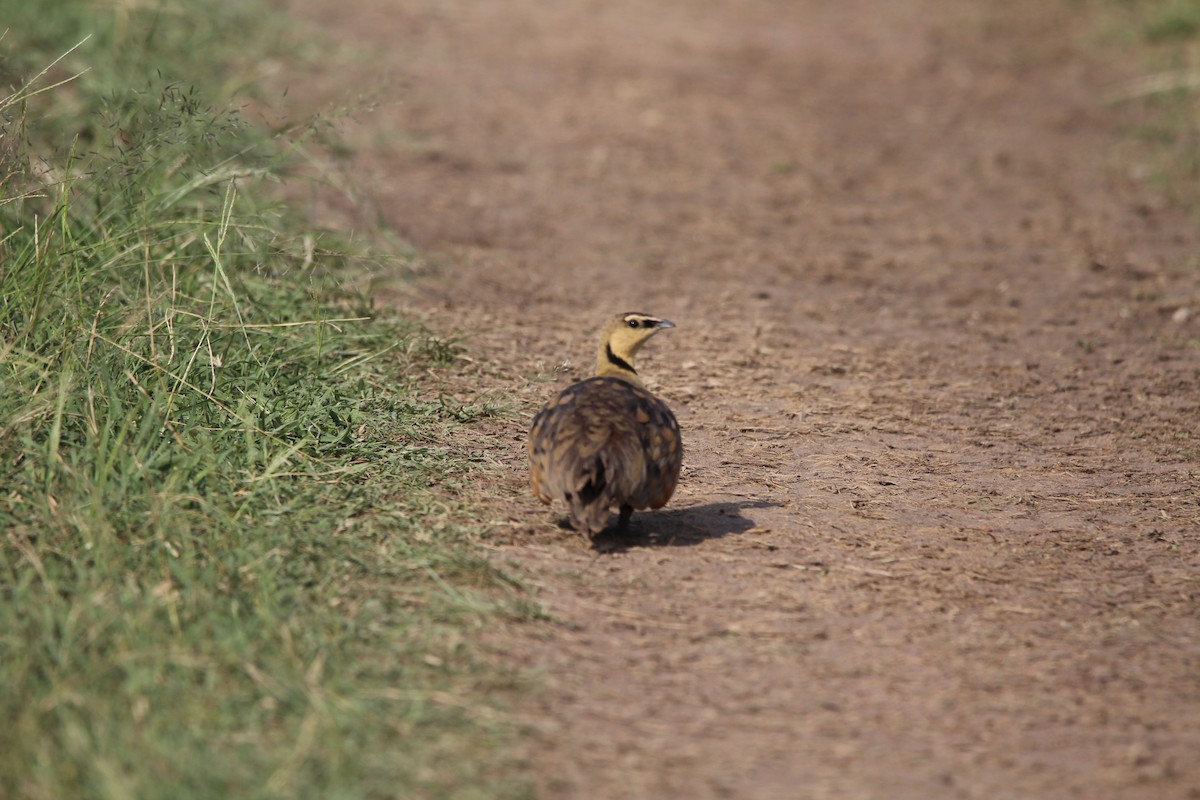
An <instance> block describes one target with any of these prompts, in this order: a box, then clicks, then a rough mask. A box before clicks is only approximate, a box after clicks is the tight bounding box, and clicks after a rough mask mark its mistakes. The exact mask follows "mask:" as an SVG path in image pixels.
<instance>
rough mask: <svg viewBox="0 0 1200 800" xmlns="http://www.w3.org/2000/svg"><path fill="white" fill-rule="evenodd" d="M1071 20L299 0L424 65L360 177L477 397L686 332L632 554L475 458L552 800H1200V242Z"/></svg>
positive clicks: (708, 5)
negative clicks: (1074, 35)
mask: <svg viewBox="0 0 1200 800" xmlns="http://www.w3.org/2000/svg"><path fill="white" fill-rule="evenodd" d="M1049 5H1051V4H1042V3H1032V2H1017V3H1011V4H997V3H988V2H984V1H983V0H978V1H977V2H948V1H946V0H942V1H941V2H939V1H938V0H903V1H901V0H896V1H895V2H891V3H881V2H867V0H845V1H844V2H823V1H822V0H749V2H733V0H725V1H722V0H706V1H704V2H696V1H695V0H662V1H661V2H656V3H639V2H633V0H607V1H606V2H603V3H601V2H592V1H591V0H558V1H557V2H535V1H534V0H493V1H492V2H488V3H466V2H445V3H431V2H427V0H420V1H418V0H389V1H387V2H385V0H372V1H371V2H363V3H358V4H353V5H348V4H344V3H342V4H334V3H331V2H328V0H294V2H293V6H294V7H295V8H296V9H297V11H298V12H299V13H303V14H305V15H307V16H309V17H311V18H313V19H315V20H317V21H319V22H320V23H321V24H322V25H323V27H325V29H326V30H327V31H332V32H333V33H335V34H336V35H340V36H343V35H344V37H345V38H346V39H347V40H355V39H357V40H359V41H362V42H365V43H367V44H368V45H369V46H379V47H381V48H383V49H384V50H385V51H386V52H388V53H389V54H390V55H389V56H388V58H387V61H386V63H384V64H382V65H380V64H374V65H371V66H370V67H369V68H368V67H367V66H364V67H363V72H362V73H360V74H346V75H327V76H324V80H323V81H322V83H327V84H328V85H325V86H323V87H321V88H320V90H319V91H318V90H314V95H315V96H329V95H330V94H335V93H336V92H337V91H338V88H339V86H341V87H342V88H343V89H344V90H345V91H349V87H351V86H362V85H364V84H367V85H369V84H370V83H371V80H372V78H371V74H380V75H381V74H385V73H386V74H389V75H392V76H398V77H399V78H401V79H402V83H403V87H404V88H403V90H402V91H401V92H399V99H400V100H401V102H400V103H399V104H397V105H388V106H383V107H381V108H380V109H379V110H378V111H377V112H376V113H375V114H373V115H371V116H369V117H366V118H364V120H363V123H362V126H361V127H360V128H359V129H357V130H356V131H355V132H352V137H353V138H354V139H355V140H356V141H357V142H358V144H359V146H360V149H359V151H358V154H357V156H356V162H355V169H356V171H357V172H358V174H359V176H360V179H361V180H362V181H363V191H364V194H368V193H371V194H374V196H375V197H376V198H377V202H378V204H379V207H380V209H381V210H382V213H383V216H384V218H385V219H386V220H387V221H388V222H389V224H390V225H392V226H394V227H395V228H396V229H397V230H399V231H400V232H401V234H402V235H403V236H405V237H406V238H407V239H409V240H410V241H411V242H413V243H414V244H415V245H416V246H417V247H419V248H420V249H421V250H422V251H423V252H424V253H426V254H427V255H428V256H429V257H430V258H431V259H432V260H433V261H434V262H435V263H436V264H437V266H438V269H437V274H436V275H435V276H434V277H432V278H430V279H428V280H426V281H424V282H423V283H422V284H421V288H420V291H419V292H418V293H417V294H414V295H409V296H407V297H405V298H401V299H399V300H398V302H404V303H406V304H407V305H409V306H411V307H412V308H413V309H415V310H417V311H418V312H420V313H424V314H427V315H429V316H431V317H432V318H433V319H435V320H436V322H437V324H438V325H440V326H442V327H443V328H444V329H451V330H465V331H473V332H475V335H474V337H473V338H472V339H471V340H470V341H469V342H468V346H469V348H470V355H471V356H472V357H473V358H474V359H476V360H477V363H475V364H474V365H472V366H470V367H468V368H467V371H466V373H465V375H464V378H465V380H464V384H465V387H464V388H463V390H462V391H463V393H464V394H468V393H470V391H472V389H474V390H476V391H478V392H480V393H485V394H487V393H490V394H492V395H504V396H506V397H512V398H516V399H517V400H518V401H519V402H521V403H522V404H524V405H525V406H526V407H527V408H528V409H529V412H530V414H532V411H533V410H534V409H535V407H536V405H537V404H539V403H540V402H541V401H542V400H544V399H545V398H546V397H548V396H549V395H551V394H552V393H553V392H554V391H556V390H557V388H560V387H561V386H563V385H565V384H566V383H567V382H568V381H569V380H572V379H575V378H578V377H582V376H584V375H585V374H586V372H587V370H588V369H590V364H591V353H592V349H593V341H592V339H593V337H594V335H595V331H596V328H597V327H598V325H599V324H600V323H601V322H602V320H603V319H604V318H605V317H606V316H607V315H609V314H611V313H616V312H619V311H625V310H644V311H649V312H652V313H656V314H661V315H663V316H667V317H670V318H671V319H673V320H675V321H676V323H678V325H679V327H678V329H677V330H675V331H671V332H670V333H668V334H665V335H662V336H659V337H658V338H657V339H656V340H655V341H654V342H653V343H652V344H651V345H650V346H649V348H648V349H647V350H646V351H645V352H644V355H643V357H642V361H641V364H640V366H641V371H642V372H643V373H644V374H645V375H646V376H647V377H648V380H649V383H650V384H651V386H652V387H657V388H658V390H659V391H660V392H661V394H662V396H664V397H665V398H666V399H667V400H668V402H670V403H671V404H672V405H673V406H674V408H675V409H676V412H677V415H678V417H679V420H680V423H681V425H682V427H683V430H684V435H685V444H686V447H687V455H686V457H685V465H684V475H683V481H682V485H681V487H680V490H679V492H678V494H677V495H676V498H675V500H674V501H673V502H672V504H671V506H670V507H669V508H668V509H667V510H665V511H663V512H657V513H645V514H641V515H638V516H637V517H635V529H636V531H637V532H638V533H639V538H638V539H637V540H635V541H633V542H630V543H629V545H628V546H626V547H621V548H618V550H617V551H616V552H614V553H609V554H599V555H598V554H597V553H596V552H594V551H593V550H591V549H589V547H588V546H587V544H586V543H585V542H583V541H581V540H580V539H579V538H578V537H577V536H576V535H572V534H569V533H567V532H564V531H562V530H560V529H559V528H557V527H556V526H555V525H554V516H553V515H552V514H551V513H550V512H548V511H546V510H545V509H544V508H543V507H541V506H540V505H538V504H537V503H536V501H534V500H533V498H532V496H531V495H530V494H529V493H528V491H527V488H526V486H525V483H524V480H525V470H524V454H523V446H524V428H523V426H522V425H518V424H514V425H512V426H509V427H505V428H502V429H498V430H496V431H493V433H494V434H495V435H494V436H490V437H488V438H486V439H481V441H479V442H477V443H474V444H473V446H474V447H475V448H476V449H477V450H479V451H480V452H482V453H483V454H484V455H485V456H486V457H487V458H490V459H497V460H499V461H501V462H502V463H503V464H504V465H505V468H506V470H507V471H506V473H505V474H507V475H508V476H509V477H508V478H507V479H506V480H505V481H504V482H503V484H502V485H501V486H499V487H496V486H493V487H487V488H485V489H481V493H482V494H484V495H485V496H486V497H487V498H488V499H489V502H491V503H492V504H493V507H494V508H495V517H496V520H495V525H494V529H493V531H492V534H491V540H492V541H494V542H495V545H496V558H497V559H499V560H501V561H504V562H513V563H515V564H516V565H518V567H519V569H520V570H521V571H522V572H523V573H524V574H526V575H527V576H528V577H529V580H530V582H531V584H532V585H533V586H535V587H536V591H537V599H538V600H539V601H540V602H541V603H543V604H544V605H545V607H546V608H547V610H548V612H549V613H550V615H551V616H552V618H553V621H552V622H550V623H546V624H536V625H533V624H531V625H526V626H514V627H513V628H512V629H510V630H505V631H503V632H500V633H498V634H497V635H496V636H495V637H494V640H493V642H492V643H493V644H494V645H495V646H496V647H497V648H498V649H499V651H500V652H501V653H502V657H503V658H505V659H507V660H509V661H511V662H512V663H516V664H519V665H521V666H524V667H528V668H530V669H532V670H534V671H535V672H537V673H539V674H540V675H541V677H542V686H543V688H542V689H541V690H540V691H538V692H536V693H535V694H534V695H532V696H531V697H530V698H529V700H528V704H527V706H526V707H525V708H524V709H523V713H524V715H525V716H526V718H527V719H528V721H529V722H530V723H531V725H533V727H534V737H533V742H532V745H531V747H530V749H529V758H530V765H531V769H532V770H533V772H534V774H535V776H536V780H537V785H538V787H539V794H540V796H541V797H544V798H558V797H572V798H583V797H587V798H601V797H611V798H616V797H636V798H659V797H661V798H666V797H680V798H683V797H687V798H704V797H737V798H808V797H811V798H820V797H836V798H927V797H978V798H1032V797H1038V798H1045V797H1080V798H1155V799H1156V800H1157V799H1158V798H1186V797H1200V757H1198V756H1197V754H1198V753H1200V407H1198V405H1200V266H1198V265H1197V264H1196V263H1195V261H1194V258H1192V256H1191V255H1190V254H1194V253H1196V252H1197V245H1198V244H1200V242H1198V241H1197V235H1196V231H1195V226H1194V224H1191V223H1190V222H1189V221H1188V219H1187V218H1186V215H1185V214H1184V213H1182V212H1180V211H1178V210H1174V209H1172V208H1170V207H1169V206H1168V205H1167V204H1165V203H1164V202H1162V201H1161V200H1160V199H1158V197H1157V196H1156V194H1155V193H1154V192H1153V191H1152V189H1151V187H1150V186H1149V185H1148V183H1147V182H1146V181H1145V180H1144V179H1142V177H1141V175H1140V172H1141V170H1140V167H1139V162H1138V160H1137V159H1138V158H1139V156H1138V154H1137V152H1136V151H1135V150H1134V149H1133V148H1132V147H1131V145H1130V144H1129V142H1130V139H1129V138H1128V137H1127V135H1126V134H1125V133H1124V132H1123V130H1122V128H1123V126H1124V125H1126V124H1127V123H1129V122H1130V121H1131V120H1130V118H1129V117H1128V116H1126V115H1128V114H1130V113H1131V109H1128V108H1123V107H1113V106H1109V105H1106V104H1104V103H1103V102H1102V100H1101V98H1102V97H1103V96H1104V94H1105V93H1106V92H1107V91H1109V90H1110V89H1111V88H1112V87H1113V86H1115V85H1117V84H1118V83H1119V82H1120V81H1121V80H1123V79H1127V78H1130V77H1132V76H1133V75H1134V70H1136V69H1138V68H1140V67H1141V66H1142V65H1141V64H1139V63H1137V62H1136V61H1130V62H1129V63H1122V62H1121V58H1120V55H1119V53H1118V54H1117V57H1115V58H1113V57H1112V56H1113V54H1112V53H1111V52H1110V53H1101V52H1098V51H1096V50H1083V49H1081V48H1078V47H1077V46H1076V45H1075V44H1073V41H1074V40H1073V39H1071V38H1070V36H1069V35H1068V34H1065V33H1064V31H1075V32H1077V25H1078V23H1077V19H1078V17H1077V16H1076V17H1075V18H1073V20H1070V19H1066V18H1056V17H1055V16H1054V12H1050V11H1047V10H1045V9H1044V8H1043V6H1049ZM1061 5H1062V11H1069V10H1071V9H1075V10H1073V11H1071V13H1073V14H1076V15H1077V14H1078V9H1077V8H1076V7H1074V6H1072V5H1071V4H1067V3H1064V4H1061ZM1034 9H1038V10H1037V11H1034ZM1102 56H1104V57H1106V58H1107V60H1106V61H1104V62H1102V61H1100V58H1101V57H1102ZM1189 259H1191V260H1189ZM566 359H569V360H570V367H569V368H568V369H566V370H565V372H564V373H563V374H560V375H558V376H557V378H555V376H554V375H553V373H552V370H553V368H554V367H555V366H556V365H559V364H561V363H562V362H563V361H564V360H566ZM553 380H556V382H552V381H553Z"/></svg>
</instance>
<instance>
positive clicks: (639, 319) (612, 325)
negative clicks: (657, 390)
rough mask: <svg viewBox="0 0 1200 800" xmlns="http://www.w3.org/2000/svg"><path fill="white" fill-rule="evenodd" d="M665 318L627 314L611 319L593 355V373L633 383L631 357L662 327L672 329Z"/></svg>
mask: <svg viewBox="0 0 1200 800" xmlns="http://www.w3.org/2000/svg"><path fill="white" fill-rule="evenodd" d="M674 327H675V323H674V322H671V320H669V319H662V318H661V317H655V316H651V315H650V314H641V313H638V312H636V311H630V312H627V313H625V314H620V315H618V316H615V317H613V318H612V319H610V320H609V321H608V323H607V324H606V325H605V326H604V331H603V333H602V334H601V335H600V350H599V352H598V353H597V354H596V374H597V375H614V376H616V377H619V378H626V379H628V380H633V381H635V382H637V383H640V381H639V380H638V378H637V371H636V370H635V369H634V367H633V359H634V356H636V355H637V352H638V350H640V349H641V348H642V345H644V344H645V343H646V340H647V339H649V338H650V337H651V336H653V335H654V334H656V333H658V332H659V331H661V330H664V329H666V328H674Z"/></svg>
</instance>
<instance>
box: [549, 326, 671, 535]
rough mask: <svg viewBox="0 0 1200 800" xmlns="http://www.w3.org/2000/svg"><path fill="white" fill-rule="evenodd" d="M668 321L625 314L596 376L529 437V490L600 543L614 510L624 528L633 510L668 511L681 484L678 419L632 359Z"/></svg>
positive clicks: (557, 404) (609, 336)
mask: <svg viewBox="0 0 1200 800" xmlns="http://www.w3.org/2000/svg"><path fill="white" fill-rule="evenodd" d="M672 327H674V324H673V323H671V322H670V321H669V320H664V319H659V318H657V317H651V316H649V315H647V314H638V313H628V314H622V315H620V316H618V317H615V318H614V319H612V320H610V321H609V323H608V325H606V326H605V329H604V333H603V335H602V336H601V341H600V348H599V351H598V355H597V376H596V377H594V378H588V379H587V380H584V381H580V382H579V383H576V384H574V385H572V386H569V387H568V388H567V389H565V390H563V392H562V393H561V394H559V395H558V397H556V398H555V399H553V400H551V401H550V402H549V403H547V404H546V405H545V406H544V407H543V408H542V410H541V411H539V412H538V414H537V416H536V417H534V419H533V428H532V430H531V431H530V434H529V466H530V475H529V477H530V483H531V484H532V486H533V491H534V493H535V494H536V495H537V496H538V498H539V499H540V500H541V501H542V502H543V503H550V502H552V501H554V500H562V501H563V502H565V503H566V504H567V507H568V510H569V515H570V520H571V525H572V527H574V528H575V529H576V530H578V531H581V532H583V533H586V534H587V535H589V536H595V535H596V534H597V533H599V532H600V531H602V530H604V527H605V525H606V524H607V522H608V515H609V511H610V510H611V509H613V508H618V509H620V512H621V517H620V521H619V524H620V526H621V527H624V526H625V524H626V523H627V522H628V521H629V517H630V515H631V514H632V513H633V511H634V510H635V509H643V508H661V507H662V506H664V505H666V503H667V501H668V500H669V499H670V498H671V495H672V493H674V491H675V485H676V484H677V483H678V481H679V468H680V465H681V463H682V459H683V443H682V440H681V438H680V435H679V424H678V423H677V422H676V420H675V415H674V414H672V413H671V409H669V408H668V407H667V404H666V403H664V402H663V401H662V400H660V399H658V398H657V397H655V396H654V395H653V394H651V393H650V392H649V391H648V390H647V389H646V388H645V387H644V386H643V385H642V383H641V380H640V379H639V378H638V376H637V372H636V371H635V370H634V368H633V357H634V355H635V354H636V353H637V350H638V349H639V348H640V347H641V346H642V344H643V343H644V342H645V341H646V340H647V339H648V338H650V337H651V336H653V335H654V334H655V333H657V332H658V331H659V330H662V329H664V328H672Z"/></svg>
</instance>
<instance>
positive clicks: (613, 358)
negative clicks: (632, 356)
mask: <svg viewBox="0 0 1200 800" xmlns="http://www.w3.org/2000/svg"><path fill="white" fill-rule="evenodd" d="M604 355H605V356H606V357H607V358H608V363H610V364H612V365H613V366H614V367H617V368H618V369H623V370H626V371H627V372H632V373H633V374H634V375H637V370H636V369H634V368H633V364H630V363H629V362H628V361H626V360H625V359H623V358H621V357H619V356H618V355H617V354H616V353H614V352H613V351H612V345H611V344H606V345H604Z"/></svg>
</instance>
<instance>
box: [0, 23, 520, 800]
mask: <svg viewBox="0 0 1200 800" xmlns="http://www.w3.org/2000/svg"><path fill="white" fill-rule="evenodd" d="M226 5H230V6H237V8H238V9H239V11H236V12H235V11H230V10H227V9H225V6H226ZM34 6H36V4H32V5H31V4H28V3H15V2H0V10H3V11H4V12H5V16H4V19H5V24H7V25H10V26H11V27H10V30H9V34H8V35H7V36H6V37H5V38H4V39H3V40H0V47H3V48H4V56H3V60H2V61H0V71H2V72H3V73H4V74H5V75H7V76H9V85H10V86H11V87H12V88H11V89H9V90H8V91H7V93H6V94H4V95H3V96H2V98H3V99H0V123H2V125H3V127H2V131H0V133H2V136H3V138H2V140H0V145H2V146H0V531H3V532H4V533H3V534H2V536H3V539H2V541H0V717H2V718H3V719H4V720H5V721H6V724H5V725H3V726H0V796H4V797H24V798H59V797H81V798H88V797H97V798H101V797H103V798H118V797H139V798H154V797H164V798H166V797H171V798H180V797H182V798H207V797H229V796H239V797H347V798H349V797H363V798H366V797H396V796H419V795H426V796H428V795H447V796H449V795H453V796H476V797H504V796H518V795H521V794H522V793H523V789H522V787H521V785H520V784H519V783H518V782H515V781H513V780H512V779H511V778H510V777H508V776H509V775H510V774H511V773H510V772H509V771H507V768H506V764H505V762H504V760H503V752H504V748H503V747H502V743H503V739H504V736H505V735H506V734H507V733H508V729H507V728H506V726H505V724H504V722H503V717H502V715H501V714H500V713H499V711H498V710H497V709H496V708H495V707H494V705H493V704H492V703H491V702H489V701H487V700H486V699H484V698H486V697H488V696H489V695H493V694H496V693H501V694H502V693H503V692H504V691H506V690H508V689H509V688H510V687H511V679H510V678H509V677H508V676H506V675H504V674H502V673H497V672H495V671H494V670H493V669H491V668H489V667H487V666H486V665H485V664H484V663H483V661H482V660H481V659H480V658H479V657H478V655H477V654H475V652H474V651H473V650H472V649H471V647H470V646H469V644H468V641H469V635H470V632H471V631H472V630H473V629H476V628H480V627H482V626H484V625H486V624H487V622H488V620H489V619H490V618H492V617H493V616H494V615H495V614H496V613H504V612H506V609H502V608H497V607H496V606H495V605H494V604H493V603H492V602H491V601H488V600H485V599H483V598H484V597H486V596H488V594H487V593H485V592H482V591H481V590H488V589H492V588H494V587H496V586H499V585H502V584H503V583H504V576H502V575H500V574H499V573H497V572H496V571H495V569H494V568H492V567H491V566H490V565H489V564H488V563H487V562H486V561H485V560H484V559H482V558H481V557H480V556H478V555H477V554H476V552H475V551H474V549H473V548H472V546H471V541H470V537H469V535H468V533H467V532H465V531H464V530H462V529H461V528H460V527H458V526H456V525H454V524H453V523H451V522H448V521H447V520H451V519H454V518H456V517H461V516H462V514H463V510H462V509H458V508H454V507H453V506H451V505H449V501H447V500H445V499H443V497H442V496H441V495H439V494H438V493H437V492H436V491H433V490H432V489H433V487H437V486H439V485H441V484H443V483H445V482H447V481H449V480H452V479H453V478H454V476H456V475H458V474H460V473H461V472H462V471H463V470H464V467H463V465H461V464H459V463H457V462H456V461H455V460H454V458H453V457H452V456H451V455H450V452H451V451H450V449H449V448H447V447H442V446H439V442H445V441H448V439H449V438H450V437H452V436H456V435H458V436H461V433H459V432H458V429H459V427H460V426H461V425H462V424H464V422H469V421H470V420H471V419H472V418H476V417H478V416H479V415H486V414H487V413H488V410H487V409H486V408H479V409H475V408H469V409H464V408H461V407H455V406H454V404H452V403H447V402H445V401H430V400H427V399H423V395H422V393H421V388H422V387H421V386H420V384H419V381H418V379H417V378H416V377H413V376H416V375H420V374H422V373H423V372H424V371H425V370H427V369H428V368H429V367H436V366H437V365H439V364H445V363H447V362H450V361H453V359H454V358H455V357H456V354H457V350H456V345H455V344H454V343H453V342H448V341H445V340H443V339H440V338H437V337H434V336H432V335H430V334H429V333H428V332H427V331H424V330H423V329H421V328H420V327H419V326H416V325H414V324H412V323H409V322H407V321H405V320H403V319H396V318H390V317H388V316H387V315H385V314H381V313H380V311H379V310H378V309H376V308H374V307H372V305H371V303H370V301H369V299H368V298H366V297H364V296H361V295H360V294H358V293H357V292H356V291H355V290H354V288H353V284H352V283H351V281H350V277H351V276H352V274H353V273H352V272H350V271H348V266H347V265H348V263H349V262H350V260H351V259H350V258H349V256H348V255H347V254H346V253H345V252H344V251H341V250H339V249H338V248H337V247H335V246H332V245H329V244H327V242H329V241H330V239H331V238H332V237H329V236H328V235H322V234H320V233H319V232H313V231H309V230H307V229H305V227H304V226H303V225H302V224H301V223H300V222H298V221H297V220H296V219H294V218H292V217H291V216H290V215H289V213H288V212H287V210H286V209H285V208H282V207H280V206H278V205H276V204H274V203H273V202H272V200H271V198H272V197H273V196H275V190H274V184H275V183H276V182H277V180H278V179H279V175H280V174H281V172H282V171H284V168H285V166H286V164H285V162H284V161H283V160H282V159H283V157H284V156H283V152H282V151H284V150H285V147H284V145H283V143H280V142H277V141H273V140H271V139H270V138H269V137H268V136H266V135H265V134H263V133H262V132H261V131H258V130H256V129H254V128H252V127H250V126H248V125H246V124H245V123H244V122H243V121H242V120H241V118H240V116H239V115H238V113H237V111H236V109H232V108H231V107H230V106H229V104H228V102H227V98H228V97H229V96H230V95H231V94H232V91H231V87H238V86H241V85H242V81H241V79H237V80H233V81H225V80H222V81H221V82H220V83H217V81H218V77H217V76H220V75H224V74H229V68H230V65H231V64H232V65H237V66H238V70H236V72H237V74H239V75H243V74H249V73H253V72H254V70H255V65H254V64H244V63H242V62H241V61H239V59H244V55H243V54H244V53H246V52H264V49H263V48H264V47H265V46H264V45H263V44H262V42H261V41H259V40H255V41H250V42H248V41H246V39H245V36H246V35H248V33H247V32H248V31H253V30H255V29H256V28H255V27H254V26H250V25H247V24H246V21H247V18H245V17H244V16H243V15H244V14H247V13H250V11H249V9H255V16H254V17H253V19H254V20H255V21H256V22H259V21H262V20H268V19H270V20H274V18H273V17H270V15H269V14H267V13H266V11H265V10H264V9H263V8H261V7H258V6H255V5H254V4H221V3H217V2H215V1H214V2H206V1H205V0H194V1H193V2H184V3H172V4H155V3H149V4H140V5H137V6H129V5H128V4H117V5H114V6H105V7H103V8H100V9H99V10H97V7H95V5H94V4H93V3H79V2H65V3H61V4H59V5H58V6H56V13H55V14H45V13H44V11H43V12H41V13H39V11H38V10H37V9H36V8H34ZM60 6H61V8H60ZM91 22H95V25H94V29H93V26H92V25H91V24H90V23H91ZM266 25H267V30H269V31H272V32H274V31H276V30H278V28H276V27H275V26H274V25H275V23H273V22H271V23H266ZM89 36H90V38H89ZM184 43H187V47H186V48H183V44H184ZM206 47H207V48H208V49H205V48H206ZM255 48H258V49H255ZM185 50H186V52H185ZM197 53H201V54H202V55H203V60H200V59H198V60H197V61H196V62H195V63H192V62H191V61H190V59H191V58H193V57H194V56H195V55H196V54H197ZM39 59H40V60H39ZM180 59H183V61H181V60H180ZM135 74H136V75H138V76H139V77H140V79H139V80H133V79H131V77H130V76H131V75H135ZM182 74H190V75H191V76H192V78H195V79H196V80H195V82H194V83H191V82H183V81H181V79H180V78H179V75H182ZM22 76H28V77H22ZM129 86H132V87H135V88H133V89H128V88H122V87H129ZM214 87H215V88H214Z"/></svg>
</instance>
